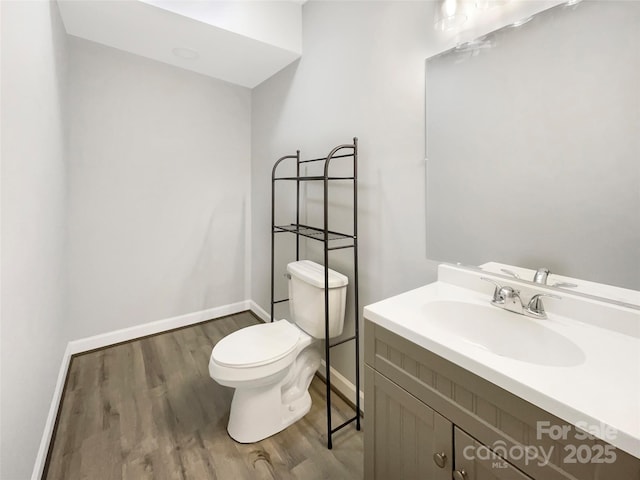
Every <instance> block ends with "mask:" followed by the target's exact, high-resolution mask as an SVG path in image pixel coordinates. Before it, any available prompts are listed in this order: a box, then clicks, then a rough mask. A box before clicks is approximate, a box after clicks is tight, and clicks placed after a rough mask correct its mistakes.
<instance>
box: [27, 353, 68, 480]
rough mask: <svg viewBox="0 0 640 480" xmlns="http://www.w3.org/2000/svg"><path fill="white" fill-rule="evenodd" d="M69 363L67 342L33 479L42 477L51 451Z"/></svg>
mask: <svg viewBox="0 0 640 480" xmlns="http://www.w3.org/2000/svg"><path fill="white" fill-rule="evenodd" d="M69 363H71V353H70V350H69V344H67V348H66V349H65V351H64V354H63V356H62V362H61V363H60V370H59V371H58V380H57V381H56V387H55V390H54V391H53V398H52V399H51V406H50V407H49V415H47V421H46V423H45V425H44V432H43V433H42V440H40V447H39V448H38V455H37V456H36V463H35V465H34V467H33V472H32V473H31V480H40V479H41V478H42V474H43V470H44V464H45V462H46V461H47V453H48V452H49V443H50V442H51V436H52V435H53V428H54V426H55V423H56V417H57V416H58V409H59V408H60V401H61V400H62V391H63V390H64V383H65V381H66V379H67V370H69Z"/></svg>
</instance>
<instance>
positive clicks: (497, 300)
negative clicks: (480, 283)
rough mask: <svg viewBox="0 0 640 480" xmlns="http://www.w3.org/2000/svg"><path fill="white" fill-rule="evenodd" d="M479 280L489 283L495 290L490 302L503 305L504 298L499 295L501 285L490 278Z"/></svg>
mask: <svg viewBox="0 0 640 480" xmlns="http://www.w3.org/2000/svg"><path fill="white" fill-rule="evenodd" d="M480 280H484V281H485V282H490V283H493V284H494V285H495V287H496V288H495V290H494V291H493V299H492V300H491V301H492V302H493V303H504V297H503V296H502V295H501V294H500V291H501V290H502V285H500V284H499V283H498V282H496V281H495V280H493V279H491V278H487V277H480Z"/></svg>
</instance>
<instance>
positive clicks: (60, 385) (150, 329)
mask: <svg viewBox="0 0 640 480" xmlns="http://www.w3.org/2000/svg"><path fill="white" fill-rule="evenodd" d="M251 304H254V302H251V301H249V300H244V301H242V302H238V303H233V304H230V305H223V306H220V307H215V308H209V309H207V310H201V311H199V312H192V313H188V314H186V315H180V316H178V317H172V318H166V319H164V320H158V321H155V322H150V323H144V324H142V325H136V326H133V327H129V328H123V329H120V330H114V331H112V332H106V333H102V334H100V335H94V336H92V337H87V338H80V339H78V340H72V341H70V342H69V343H68V344H67V348H66V350H65V352H64V356H63V358H62V362H61V364H60V370H59V372H58V380H57V382H56V387H55V390H54V391H53V397H52V400H51V406H50V407H49V415H48V416H47V421H46V423H45V427H44V432H43V434H42V440H41V441H40V448H39V449H38V455H37V457H36V461H35V465H34V468H33V472H32V474H31V479H32V480H39V479H40V478H42V473H43V471H44V465H45V462H46V461H47V453H48V452H49V444H50V443H51V436H52V435H53V429H54V427H55V422H56V416H57V415H58V408H59V407H60V401H61V400H62V393H63V390H64V383H65V380H66V378H67V371H68V369H69V364H70V363H71V357H72V356H73V355H75V354H77V353H82V352H87V351H89V350H94V349H96V348H102V347H107V346H109V345H114V344H116V343H121V342H126V341H129V340H134V339H136V338H140V337H146V336H147V335H153V334H155V333H161V332H165V331H167V330H172V329H174V328H180V327H186V326H189V325H193V324H196V323H200V322H204V321H206V320H211V319H214V318H219V317H224V316H227V315H233V314H234V313H240V312H244V311H246V310H249V309H251V310H253V308H252V305H251ZM256 307H257V305H256ZM258 308H259V307H258ZM260 310H262V309H260ZM263 311H264V310H263ZM265 313H266V312H265ZM256 314H257V315H259V316H260V314H259V313H256Z"/></svg>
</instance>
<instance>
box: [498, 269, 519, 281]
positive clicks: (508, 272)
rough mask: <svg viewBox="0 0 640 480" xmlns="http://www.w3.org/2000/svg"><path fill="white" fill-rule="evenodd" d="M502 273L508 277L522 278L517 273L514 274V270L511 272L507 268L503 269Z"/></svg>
mask: <svg viewBox="0 0 640 480" xmlns="http://www.w3.org/2000/svg"><path fill="white" fill-rule="evenodd" d="M500 271H501V272H502V273H506V274H507V275H511V276H512V277H513V278H518V279H519V278H520V275H518V274H517V273H516V272H514V271H513V270H509V269H507V268H501V269H500Z"/></svg>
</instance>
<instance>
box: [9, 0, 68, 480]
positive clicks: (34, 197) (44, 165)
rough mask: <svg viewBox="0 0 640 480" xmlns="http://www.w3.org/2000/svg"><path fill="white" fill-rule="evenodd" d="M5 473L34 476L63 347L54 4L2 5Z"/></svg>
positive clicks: (19, 479) (60, 111) (60, 127)
mask: <svg viewBox="0 0 640 480" xmlns="http://www.w3.org/2000/svg"><path fill="white" fill-rule="evenodd" d="M0 4H1V15H2V107H1V110H2V184H1V186H2V267H1V270H2V297H1V301H2V311H1V313H2V326H1V333H0V337H1V339H2V340H1V347H2V356H1V358H0V365H1V373H0V377H1V379H2V380H1V381H2V397H1V399H2V410H1V414H2V423H1V425H0V431H1V432H2V439H1V450H2V456H1V460H0V461H1V467H0V478H2V479H6V480H23V479H26V478H29V477H30V476H31V471H32V469H33V461H34V459H35V457H36V452H37V450H38V447H39V445H40V439H41V437H42V431H43V428H44V424H45V419H46V416H47V413H48V411H49V405H50V403H51V399H52V394H53V390H54V386H55V382H56V379H57V376H58V369H59V368H60V362H61V360H62V353H63V351H64V347H65V342H64V337H65V333H64V329H65V327H64V304H63V301H64V297H65V293H66V282H65V274H64V263H65V219H66V214H65V203H66V198H65V197H66V178H65V173H66V167H65V141H64V138H65V114H64V97H65V82H66V72H65V70H66V63H67V60H66V44H65V42H66V38H65V34H64V29H63V27H62V23H61V21H60V18H59V16H58V10H57V7H56V5H55V4H53V3H49V2H12V1H3V2H0Z"/></svg>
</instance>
